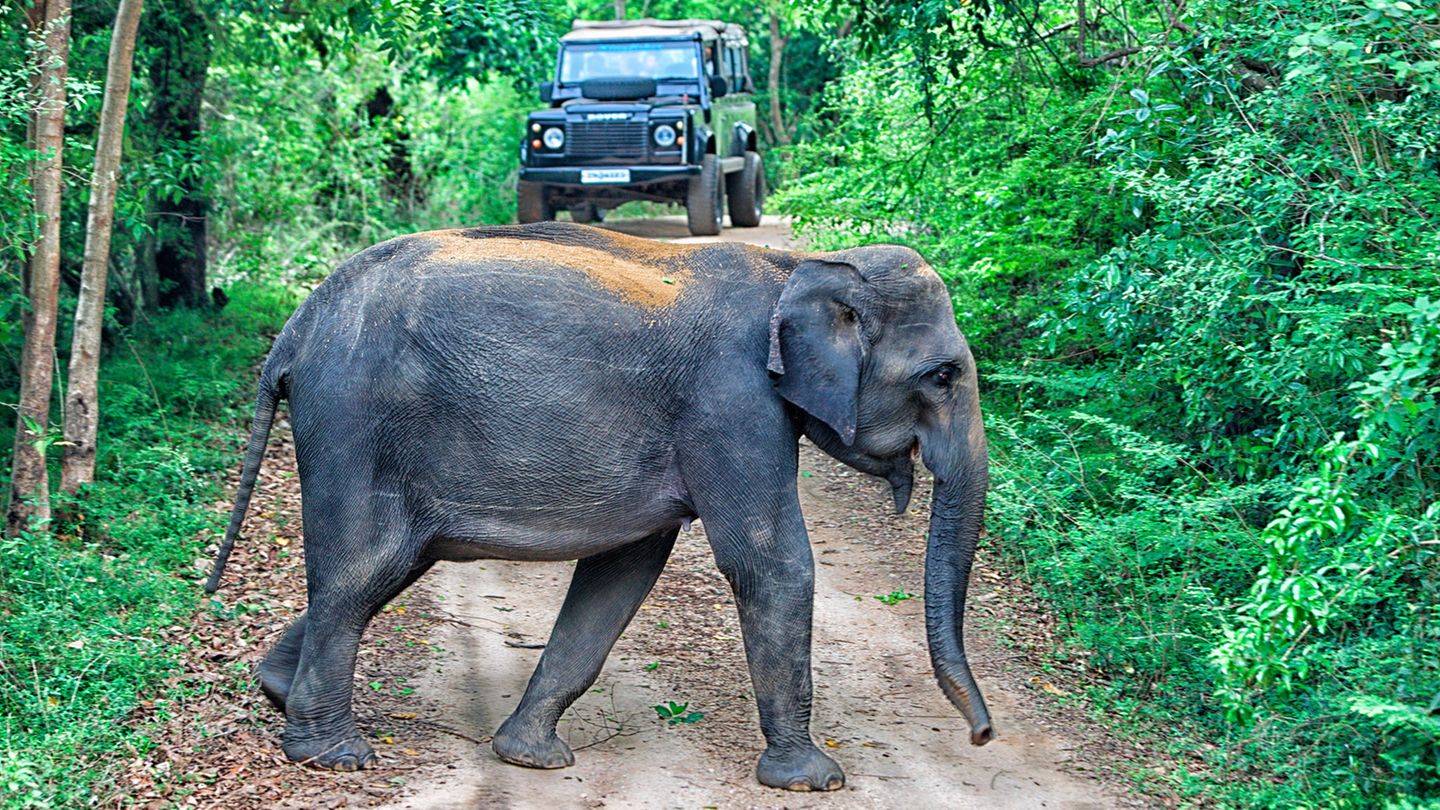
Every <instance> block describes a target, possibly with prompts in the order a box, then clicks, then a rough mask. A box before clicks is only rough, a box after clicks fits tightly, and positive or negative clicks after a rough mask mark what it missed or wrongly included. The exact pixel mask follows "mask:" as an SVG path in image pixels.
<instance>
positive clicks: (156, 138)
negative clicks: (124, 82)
mask: <svg viewBox="0 0 1440 810" xmlns="http://www.w3.org/2000/svg"><path fill="white" fill-rule="evenodd" d="M145 20H146V24H145V30H144V34H143V36H144V39H145V42H146V44H147V45H148V46H150V48H151V49H152V50H151V53H152V54H153V56H152V57H151V62H150V85H151V87H152V88H153V90H152V95H151V99H150V106H149V110H148V118H149V123H150V136H151V138H152V139H153V141H152V143H153V145H154V148H155V149H157V150H167V149H174V150H176V151H179V152H181V153H182V154H184V155H186V157H187V158H189V157H190V156H191V155H192V154H193V152H194V148H195V146H196V143H197V141H198V140H199V139H200V124H201V119H200V100H201V96H202V94H203V93H204V91H205V73H206V71H207V70H208V69H209V67H210V50H211V42H210V32H209V23H208V21H207V20H206V19H205V16H204V14H202V13H201V11H200V9H199V7H198V6H197V4H196V2H195V0H172V2H170V3H167V4H165V5H164V6H163V7H160V8H153V9H151V13H150V14H148V15H146V17H145ZM176 182H177V185H178V186H179V194H178V199H171V198H169V197H156V198H154V199H152V200H151V205H150V215H151V221H152V223H153V224H154V225H155V233H154V236H153V238H152V239H149V240H147V241H148V242H149V243H150V244H149V245H147V246H146V247H145V248H142V250H141V255H140V260H141V267H140V276H141V278H142V279H145V278H148V279H149V280H150V282H151V283H150V284H149V285H146V286H147V289H146V291H145V299H146V303H147V304H149V303H151V302H152V301H153V302H154V303H156V304H158V305H159V306H161V307H175V306H186V307H203V306H206V305H207V304H208V303H209V300H210V296H209V294H208V293H209V290H208V289H207V287H206V285H205V272H206V261H205V231H206V219H207V217H208V216H209V212H210V204H209V200H208V199H206V197H205V187H204V182H205V181H204V178H203V177H201V176H199V173H198V172H183V173H181V175H180V176H179V177H178V178H176Z"/></svg>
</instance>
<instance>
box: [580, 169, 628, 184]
mask: <svg viewBox="0 0 1440 810" xmlns="http://www.w3.org/2000/svg"><path fill="white" fill-rule="evenodd" d="M580 182H582V183H628V182H630V170H629V169H581V170H580Z"/></svg>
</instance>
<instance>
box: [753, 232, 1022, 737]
mask: <svg viewBox="0 0 1440 810" xmlns="http://www.w3.org/2000/svg"><path fill="white" fill-rule="evenodd" d="M769 369H770V372H771V374H772V375H773V376H774V380H775V387H776V390H777V391H778V392H779V394H780V395H781V396H782V397H784V398H785V399H786V400H787V401H789V402H790V403H791V404H792V405H794V406H795V407H796V408H798V409H799V411H800V412H801V413H803V419H804V422H805V434H806V435H807V436H808V437H810V439H811V441H813V442H815V443H816V444H817V445H818V446H819V447H820V448H821V449H823V450H824V451H825V452H827V453H829V454H830V455H832V456H834V457H835V458H837V459H839V460H841V461H843V462H845V463H846V464H848V465H850V466H852V467H854V468H856V469H858V470H861V471H863V472H866V473H870V474H872V475H877V476H880V477H883V478H885V479H886V480H888V481H889V482H890V485H891V487H892V489H893V491H894V495H895V506H896V509H897V511H902V512H903V511H904V510H905V508H906V506H907V505H908V504H909V501H910V490H911V481H912V477H913V471H914V463H915V459H916V457H917V456H919V457H922V458H923V459H924V460H925V466H926V467H928V468H929V469H930V471H931V472H932V473H934V475H935V492H934V496H933V499H932V507H931V512H930V537H929V542H928V545H927V550H926V564H925V625H926V631H927V634H928V637H929V645H930V659H931V662H932V663H933V664H934V667H935V677H936V679H937V680H938V681H939V682H940V688H941V689H942V690H943V691H944V692H945V695H946V696H947V697H949V698H950V701H951V702H952V703H954V704H955V706H956V707H957V708H959V709H960V711H961V712H963V713H964V715H965V718H966V719H967V720H968V721H969V723H970V729H971V731H970V741H971V742H972V743H973V744H975V745H984V744H985V743H987V742H989V741H990V739H991V737H992V736H993V732H992V730H991V727H990V717H989V713H988V712H987V711H986V709H985V701H984V699H983V698H982V697H981V695H980V690H979V687H977V686H976V684H975V680H974V678H973V677H971V674H970V665H969V663H968V662H967V661H966V658H965V642H964V637H963V632H962V626H963V614H964V610H965V590H966V587H967V585H968V583H969V579H970V563H971V560H972V559H973V558H974V555H975V546H976V543H977V541H978V539H979V534H980V527H981V521H982V517H983V513H984V508H985V489H986V486H987V483H988V478H989V462H988V458H987V455H986V447H985V429H984V427H983V425H982V423H981V417H980V400H979V391H978V388H977V385H976V376H975V361H974V359H973V358H972V357H971V355H970V349H969V347H968V346H967V345H966V343H965V339H964V337H962V336H961V334H960V330H959V329H958V328H957V327H956V325H955V315H954V310H953V309H952V307H951V303H950V296H949V293H948V292H947V291H946V289H945V285H944V283H943V282H942V281H941V280H940V277H939V276H937V275H936V274H935V272H934V271H933V270H931V269H930V267H929V265H927V264H926V263H925V260H924V259H922V258H921V257H920V255H919V254H917V253H916V252H914V251H913V250H909V249H908V248H902V247H895V246H876V247H866V248H856V249H853V250H846V251H841V252H838V253H828V254H815V255H813V256H812V257H810V258H807V259H804V260H802V261H800V263H799V264H797V265H796V267H795V269H794V271H793V273H792V274H791V276H790V278H789V280H788V281H787V282H786V284H785V288H784V290H783V292H782V293H781V295H780V301H779V303H778V304H777V305H776V307H775V312H774V315H773V317H772V319H771V323H770V362H769Z"/></svg>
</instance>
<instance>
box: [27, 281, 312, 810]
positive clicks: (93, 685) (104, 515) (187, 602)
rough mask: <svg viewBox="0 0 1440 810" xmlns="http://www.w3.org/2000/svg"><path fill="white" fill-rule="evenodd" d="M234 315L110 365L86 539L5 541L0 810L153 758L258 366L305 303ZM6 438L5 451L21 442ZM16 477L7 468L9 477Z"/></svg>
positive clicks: (130, 345) (167, 330) (50, 534)
mask: <svg viewBox="0 0 1440 810" xmlns="http://www.w3.org/2000/svg"><path fill="white" fill-rule="evenodd" d="M233 295H234V297H233V298H232V300H231V302H230V304H229V306H228V307H226V309H225V310H224V311H222V312H219V313H216V312H213V311H182V312H173V313H168V314H165V315H162V316H159V317H157V318H155V319H153V320H151V321H150V322H149V323H147V324H144V325H142V326H139V327H136V328H134V329H131V330H128V331H127V333H126V334H124V335H122V336H121V337H120V339H119V340H118V341H116V342H115V343H114V345H112V346H111V347H110V349H109V351H108V353H107V355H106V357H105V359H104V361H103V363H102V368H101V381H100V396H101V436H100V452H101V457H100V460H99V465H98V468H97V481H96V483H95V484H94V485H93V486H92V487H91V488H90V489H89V490H88V491H87V492H86V493H84V497H83V503H82V504H81V505H83V507H84V514H85V518H84V520H83V521H82V522H79V523H77V524H74V525H60V524H57V525H54V526H45V527H35V528H34V529H32V530H31V531H28V532H25V533H23V534H21V535H19V536H17V537H15V538H11V539H8V540H0V715H3V716H4V718H5V719H4V722H3V725H0V806H4V807H73V806H82V805H90V804H92V803H95V802H97V801H101V800H103V797H105V796H106V795H108V794H109V793H110V792H111V791H112V790H113V788H112V787H111V786H110V785H109V784H108V783H109V780H110V779H111V778H113V775H114V773H115V768H116V766H117V765H118V764H119V763H120V762H121V761H123V760H125V759H130V758H134V757H135V756H137V755H140V754H143V753H144V752H145V751H147V750H148V749H149V747H150V746H151V745H152V743H151V741H150V740H149V739H148V738H147V736H146V733H145V730H144V728H142V727H139V726H137V725H133V724H130V723H127V722H126V720H127V718H129V717H130V716H131V715H132V713H133V712H134V711H135V710H136V709H137V708H140V707H142V706H143V707H144V708H146V709H154V710H155V711H156V712H157V713H158V714H159V715H161V716H162V717H163V714H164V706H165V704H166V698H167V697H169V696H168V695H167V694H166V690H167V689H169V688H170V687H167V686H166V678H167V676H169V675H170V674H172V673H174V672H175V671H177V669H178V667H179V665H180V661H181V660H182V658H183V657H184V655H185V654H186V651H187V650H188V649H189V648H190V647H191V646H192V645H194V644H195V643H196V642H195V640H194V638H193V636H190V635H188V634H186V633H184V632H183V631H178V632H177V631H176V630H175V628H183V627H188V626H189V625H190V624H191V622H192V620H193V618H194V616H195V614H196V613H197V612H198V611H199V610H200V609H201V606H202V592H201V590H200V583H199V578H200V576H201V575H202V573H203V567H204V566H207V565H208V560H207V559H206V557H207V555H206V554H205V553H204V549H205V546H206V545H207V544H209V543H212V542H214V541H215V539H216V538H217V536H218V533H219V531H220V529H221V527H222V519H223V516H222V515H221V514H220V513H218V512H217V511H216V510H215V509H213V508H212V506H213V504H214V503H215V502H216V501H217V500H221V499H223V497H224V492H223V482H224V476H225V474H226V473H227V472H229V471H230V470H231V468H232V467H234V466H235V465H236V464H237V460H238V458H239V455H240V446H241V443H242V441H243V437H242V436H241V434H240V432H239V431H237V430H235V429H233V427H231V426H234V427H238V426H240V425H243V424H246V421H247V420H248V417H249V412H250V404H249V403H250V401H251V397H252V396H253V390H254V369H255V364H256V361H257V360H258V359H259V358H260V357H261V356H263V354H264V352H265V351H266V349H267V348H268V346H269V342H270V339H271V338H272V337H273V335H274V334H275V333H276V332H278V330H279V329H280V327H281V326H282V325H283V323H284V320H285V318H286V317H288V315H289V313H290V312H291V310H292V309H293V308H294V306H295V304H296V299H295V297H294V296H293V294H290V293H287V292H283V291H280V290H277V289H273V288H263V287H258V288H257V287H237V288H236V289H235V290H234V292H233ZM0 438H4V446H6V447H8V446H9V444H10V440H9V438H8V437H0ZM5 466H6V467H7V468H8V462H7V463H6V464H5Z"/></svg>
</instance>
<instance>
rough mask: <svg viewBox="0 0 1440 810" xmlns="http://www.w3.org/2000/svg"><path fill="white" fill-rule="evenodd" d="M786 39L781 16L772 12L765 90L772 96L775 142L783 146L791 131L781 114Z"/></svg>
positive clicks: (788, 141) (771, 107) (772, 120)
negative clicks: (781, 80) (783, 34)
mask: <svg viewBox="0 0 1440 810" xmlns="http://www.w3.org/2000/svg"><path fill="white" fill-rule="evenodd" d="M785 43H786V39H785V38H784V37H782V36H780V16H779V15H778V14H776V13H775V12H773V11H772V12H770V76H769V79H768V81H769V84H768V86H766V88H765V90H766V92H767V94H768V95H769V96H770V126H771V128H772V129H773V130H774V132H775V142H776V143H778V144H780V145H781V146H789V145H790V131H789V130H788V129H786V128H785V118H784V116H782V115H781V114H780V68H781V67H782V66H783V65H784V64H785Z"/></svg>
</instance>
